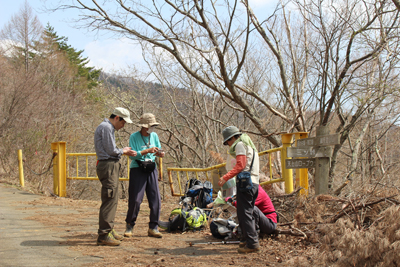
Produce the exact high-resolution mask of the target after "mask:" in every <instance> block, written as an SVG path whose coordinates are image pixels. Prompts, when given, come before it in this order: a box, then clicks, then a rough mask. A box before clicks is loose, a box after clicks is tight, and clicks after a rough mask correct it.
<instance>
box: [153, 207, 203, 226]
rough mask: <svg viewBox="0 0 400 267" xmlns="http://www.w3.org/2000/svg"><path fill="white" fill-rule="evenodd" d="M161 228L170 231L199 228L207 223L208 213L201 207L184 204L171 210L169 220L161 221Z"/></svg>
mask: <svg viewBox="0 0 400 267" xmlns="http://www.w3.org/2000/svg"><path fill="white" fill-rule="evenodd" d="M158 225H159V227H160V228H162V229H165V230H168V231H169V232H170V231H177V230H180V231H182V232H184V231H186V230H198V229H201V228H203V227H204V226H205V225H207V215H206V214H205V213H204V211H203V210H202V209H200V208H199V207H193V208H191V206H190V205H188V204H184V205H182V207H181V208H176V209H173V210H172V211H171V214H170V217H169V220H168V222H162V221H159V222H158Z"/></svg>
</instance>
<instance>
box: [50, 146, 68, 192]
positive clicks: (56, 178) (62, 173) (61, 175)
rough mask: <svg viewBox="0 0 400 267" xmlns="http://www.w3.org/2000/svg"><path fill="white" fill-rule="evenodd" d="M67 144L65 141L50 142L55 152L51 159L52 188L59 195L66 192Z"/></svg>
mask: <svg viewBox="0 0 400 267" xmlns="http://www.w3.org/2000/svg"><path fill="white" fill-rule="evenodd" d="M66 147H67V145H66V143H65V142H55V143H51V149H52V150H53V153H57V155H56V156H55V157H54V160H53V190H54V194H56V195H57V196H59V197H65V196H66V195H67V194H66V192H67V153H66V152H67V149H66Z"/></svg>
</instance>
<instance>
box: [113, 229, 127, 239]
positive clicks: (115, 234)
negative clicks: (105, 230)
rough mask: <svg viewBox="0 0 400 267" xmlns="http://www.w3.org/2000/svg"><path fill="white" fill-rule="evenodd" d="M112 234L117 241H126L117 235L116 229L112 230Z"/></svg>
mask: <svg viewBox="0 0 400 267" xmlns="http://www.w3.org/2000/svg"><path fill="white" fill-rule="evenodd" d="M111 234H112V235H113V236H114V238H115V239H116V240H119V241H122V240H124V236H123V235H119V234H117V232H116V231H115V230H114V229H112V230H111Z"/></svg>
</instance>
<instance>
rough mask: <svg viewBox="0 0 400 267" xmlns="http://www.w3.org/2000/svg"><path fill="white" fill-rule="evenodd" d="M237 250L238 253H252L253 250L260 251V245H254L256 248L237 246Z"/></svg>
mask: <svg viewBox="0 0 400 267" xmlns="http://www.w3.org/2000/svg"><path fill="white" fill-rule="evenodd" d="M238 252H239V253H253V252H256V253H258V252H260V246H258V247H256V248H249V247H247V246H244V247H242V248H238Z"/></svg>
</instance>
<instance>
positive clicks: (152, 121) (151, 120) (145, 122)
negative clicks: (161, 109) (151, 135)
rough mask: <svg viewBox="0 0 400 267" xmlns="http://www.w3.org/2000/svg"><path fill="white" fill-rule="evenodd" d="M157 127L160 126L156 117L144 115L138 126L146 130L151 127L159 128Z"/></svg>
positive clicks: (148, 114)
mask: <svg viewBox="0 0 400 267" xmlns="http://www.w3.org/2000/svg"><path fill="white" fill-rule="evenodd" d="M157 125H160V124H159V123H158V122H156V117H155V116H154V115H153V114H151V113H144V114H143V115H142V116H140V119H139V124H138V126H140V127H144V128H150V127H151V126H157Z"/></svg>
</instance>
